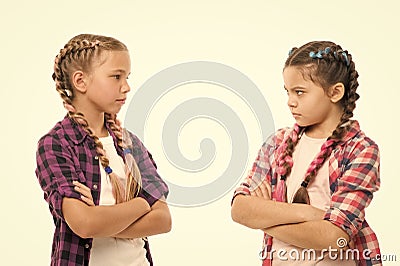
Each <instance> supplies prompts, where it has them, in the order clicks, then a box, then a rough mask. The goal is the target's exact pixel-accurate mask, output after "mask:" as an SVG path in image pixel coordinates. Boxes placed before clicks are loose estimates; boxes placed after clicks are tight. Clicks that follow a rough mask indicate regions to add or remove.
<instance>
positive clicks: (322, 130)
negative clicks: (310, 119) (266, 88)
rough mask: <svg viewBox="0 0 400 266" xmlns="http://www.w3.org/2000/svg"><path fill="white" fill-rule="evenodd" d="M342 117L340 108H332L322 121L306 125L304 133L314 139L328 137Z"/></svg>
mask: <svg viewBox="0 0 400 266" xmlns="http://www.w3.org/2000/svg"><path fill="white" fill-rule="evenodd" d="M341 117H342V112H341V110H334V111H333V112H332V113H331V114H330V115H329V116H328V117H327V118H326V119H325V120H324V121H322V122H321V123H317V124H314V125H310V126H307V128H306V130H305V133H306V134H307V136H309V137H311V138H316V139H322V138H328V137H330V136H331V135H332V133H333V131H335V129H336V128H337V127H338V125H339V123H340V120H341Z"/></svg>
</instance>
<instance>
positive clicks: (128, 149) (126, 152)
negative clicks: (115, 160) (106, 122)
mask: <svg viewBox="0 0 400 266" xmlns="http://www.w3.org/2000/svg"><path fill="white" fill-rule="evenodd" d="M128 153H133V152H132V150H131V149H130V148H126V149H124V154H125V155H126V154H128Z"/></svg>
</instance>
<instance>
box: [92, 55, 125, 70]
mask: <svg viewBox="0 0 400 266" xmlns="http://www.w3.org/2000/svg"><path fill="white" fill-rule="evenodd" d="M96 61H97V64H98V67H102V68H122V69H123V70H125V71H126V70H129V71H130V67H131V60H130V56H129V52H128V51H104V52H102V53H101V54H100V55H99V57H98V58H97V60H96Z"/></svg>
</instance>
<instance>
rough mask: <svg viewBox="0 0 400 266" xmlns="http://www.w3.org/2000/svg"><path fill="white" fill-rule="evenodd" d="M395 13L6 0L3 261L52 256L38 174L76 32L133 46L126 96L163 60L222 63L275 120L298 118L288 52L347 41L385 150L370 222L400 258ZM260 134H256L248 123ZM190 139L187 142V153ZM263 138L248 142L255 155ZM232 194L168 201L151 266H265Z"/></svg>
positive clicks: (356, 6) (206, 3) (353, 7)
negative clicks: (165, 229)
mask: <svg viewBox="0 0 400 266" xmlns="http://www.w3.org/2000/svg"><path fill="white" fill-rule="evenodd" d="M398 10H399V9H398V4H396V1H394V0H393V1H389V0H381V1H344V0H339V1H329V3H328V2H323V1H306V0H304V1H289V0H283V1H279V2H278V1H254V0H250V1H228V0H221V1H212V0H203V1H196V2H195V1H177V0H173V1H127V0H126V1H122V0H114V1H102V0H100V1H77V0H70V1H43V0H39V1H18V0H15V1H8V2H4V1H3V2H2V4H1V11H0V33H1V42H0V51H1V58H0V62H1V63H0V64H1V66H0V77H1V82H2V84H1V89H0V96H1V98H0V99H1V105H0V108H1V114H2V118H1V121H2V123H1V124H2V127H1V129H2V131H1V146H0V147H1V148H2V151H1V155H0V156H1V160H0V162H1V174H0V176H1V180H2V188H3V189H2V193H0V197H1V202H2V208H1V219H0V225H1V226H0V236H1V242H0V243H1V244H0V250H1V259H0V260H1V262H0V264H1V265H48V264H49V261H50V260H49V258H50V248H51V241H52V233H53V224H52V220H51V216H50V214H49V212H48V209H47V205H46V203H45V201H44V200H43V195H42V192H41V190H40V187H39V185H38V182H37V180H36V177H35V174H34V169H35V150H36V142H37V140H38V139H39V137H40V136H42V135H43V134H44V133H46V132H47V131H48V130H49V129H50V128H51V127H52V126H53V125H54V124H55V123H56V122H57V121H58V120H60V119H61V118H62V117H63V116H64V114H65V111H64V110H63V108H62V104H61V99H60V97H59V95H58V94H57V93H56V91H55V89H54V84H53V81H52V80H51V74H52V67H53V60H54V57H55V55H56V54H57V53H58V51H59V49H60V48H62V46H63V45H64V44H65V43H66V42H67V41H68V40H69V39H70V38H71V37H73V36H74V35H76V34H79V33H86V32H88V33H97V34H103V35H111V36H114V37H116V38H118V39H120V40H121V41H123V42H124V43H125V44H126V45H127V46H128V47H129V49H130V52H131V58H132V66H133V74H132V76H131V79H130V82H131V86H132V92H131V95H130V96H131V97H132V95H133V93H134V91H135V89H138V88H139V87H140V85H141V84H143V82H145V81H146V80H147V79H148V78H150V77H151V76H152V75H154V74H155V73H157V72H159V71H161V70H163V69H164V68H166V67H169V66H172V65H175V64H177V63H182V62H188V61H193V60H209V61H214V62H220V63H223V64H226V65H229V66H232V67H234V68H236V69H238V70H240V71H241V72H242V73H244V74H245V75H247V76H248V77H249V78H250V79H251V80H252V81H254V82H255V83H256V84H257V85H258V87H259V88H260V89H261V90H262V93H263V94H264V96H265V98H266V99H267V101H268V104H269V107H270V108H271V110H272V114H273V117H274V121H275V127H276V128H278V127H282V126H285V125H291V124H292V123H293V121H292V118H291V117H290V114H289V112H288V111H287V108H286V95H285V93H284V92H283V89H282V77H281V71H282V66H283V63H284V60H285V59H286V56H287V53H288V51H289V49H290V48H292V47H293V46H299V45H301V44H303V43H304V42H307V41H310V40H315V39H317V40H322V39H328V40H333V41H335V42H337V43H339V44H341V45H342V47H343V48H345V49H348V50H349V51H350V53H352V55H353V59H354V61H355V62H356V68H357V70H358V71H359V73H360V78H359V82H360V87H359V94H360V95H361V98H360V100H359V101H358V102H357V109H356V111H355V116H356V118H357V119H359V121H360V124H361V127H362V129H363V130H364V131H365V132H366V133H367V135H368V136H370V137H371V138H372V139H374V140H375V141H376V142H377V143H378V144H379V146H380V149H381V178H382V186H381V190H380V191H379V192H378V193H376V195H375V198H374V200H373V201H372V204H371V206H370V207H369V208H368V209H367V219H368V222H369V224H370V225H371V226H372V227H373V229H374V230H375V232H376V233H377V235H378V237H379V240H380V244H381V249H382V253H383V254H396V255H397V260H400V250H399V245H398V242H397V240H398V239H399V237H400V235H399V230H398V228H397V224H398V221H399V219H400V216H399V212H398V210H399V208H398V206H397V204H395V203H396V202H398V190H399V187H400V183H399V179H398V178H399V176H398V165H399V163H398V154H397V153H398V150H399V148H400V147H399V144H398V143H399V142H398V136H397V133H396V132H397V131H396V129H398V127H397V126H396V124H397V123H398V121H399V118H398V115H399V111H398V108H399V104H398V99H399V98H398V91H399V87H398V79H397V78H398V64H399V61H400V56H399V54H400V53H399V33H398V25H400V19H399V18H398V14H397V13H398V12H397V11H398ZM171 104H174V102H173V101H172V100H171ZM160 108H161V107H160ZM124 110H126V107H125V109H123V110H122V117H123V115H124V113H123V112H124ZM243 120H244V121H245V120H246V119H243ZM396 121H397V122H396ZM153 123H154V124H157V123H162V121H159V122H157V121H156V122H154V121H153ZM218 132H219V131H218ZM218 134H219V133H218ZM253 134H254V136H255V137H254V138H255V139H256V140H257V136H258V135H257V132H256V131H252V129H251V128H249V132H248V135H249V136H252V135H253ZM186 135H190V134H186ZM187 138H188V140H186V142H185V140H182V142H181V145H182V149H183V150H184V149H185V148H186V149H188V151H187V152H188V153H190V149H191V147H188V146H187V145H189V144H190V143H191V142H190V141H189V138H190V136H188V137H187ZM217 140H218V137H216V141H217ZM257 141H258V140H257ZM257 141H254V142H257ZM145 144H146V146H148V148H149V149H150V150H151V151H152V152H153V153H154V157H155V159H156V160H157V162H159V164H160V165H161V166H162V165H163V164H165V158H163V154H162V150H161V149H160V147H159V140H158V139H157V138H156V137H154V138H147V139H146V141H145ZM196 145H197V143H196ZM223 145H225V144H223ZM259 145H261V143H260V141H258V142H257V143H252V144H251V149H250V151H249V158H250V160H252V159H253V158H254V157H255V155H256V152H257V149H258V148H259ZM159 149H160V150H159ZM218 162H220V163H221V164H223V161H222V160H220V161H217V163H218ZM214 167H215V166H214ZM222 167H223V165H222ZM216 168H218V166H217V167H216ZM230 198H231V193H228V194H227V195H226V196H224V197H223V198H221V199H220V200H218V201H216V202H213V203H212V204H209V205H205V206H203V207H197V208H178V207H171V213H172V217H173V229H172V231H171V232H170V233H169V234H166V235H161V236H156V237H152V238H151V247H152V253H153V257H154V260H155V262H156V265H192V266H197V265H199V266H200V265H259V261H258V259H257V253H258V251H259V247H260V244H261V238H262V234H261V233H260V232H256V231H252V230H250V229H247V228H245V227H242V226H239V225H237V224H235V223H233V222H232V221H231V219H230ZM386 264H387V265H397V264H396V263H393V262H392V263H386Z"/></svg>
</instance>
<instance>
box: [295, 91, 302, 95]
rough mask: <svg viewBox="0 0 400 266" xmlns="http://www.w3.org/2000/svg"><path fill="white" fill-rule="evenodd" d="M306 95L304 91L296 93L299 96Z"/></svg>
mask: <svg viewBox="0 0 400 266" xmlns="http://www.w3.org/2000/svg"><path fill="white" fill-rule="evenodd" d="M303 93H304V91H296V94H297V95H302V94H303Z"/></svg>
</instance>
